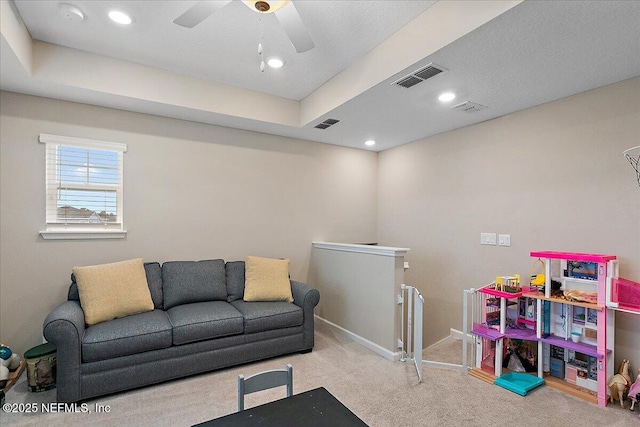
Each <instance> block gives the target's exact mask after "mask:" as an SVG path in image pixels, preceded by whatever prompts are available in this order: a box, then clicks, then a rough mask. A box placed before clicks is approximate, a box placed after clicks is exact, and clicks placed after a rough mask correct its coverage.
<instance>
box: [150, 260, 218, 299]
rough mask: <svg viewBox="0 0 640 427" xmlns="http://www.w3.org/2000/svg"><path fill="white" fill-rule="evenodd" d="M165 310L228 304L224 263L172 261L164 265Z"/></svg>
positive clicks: (213, 261)
mask: <svg viewBox="0 0 640 427" xmlns="http://www.w3.org/2000/svg"><path fill="white" fill-rule="evenodd" d="M162 283H163V296H164V309H165V310H168V309H170V308H171V307H175V306H176V305H180V304H189V303H192V302H202V301H226V300H227V285H226V283H225V270H224V261H223V260H221V259H215V260H206V261H170V262H165V263H164V264H162Z"/></svg>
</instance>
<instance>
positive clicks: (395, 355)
mask: <svg viewBox="0 0 640 427" xmlns="http://www.w3.org/2000/svg"><path fill="white" fill-rule="evenodd" d="M314 317H315V320H316V321H317V322H319V323H322V324H323V325H325V326H328V327H329V328H331V329H333V330H334V331H336V332H338V333H340V334H341V335H343V336H345V337H347V338H349V339H350V340H352V341H355V342H357V343H358V344H360V345H362V346H363V347H366V348H368V349H369V350H371V351H373V352H374V353H377V354H379V355H380V356H382V357H384V358H385V359H388V360H393V361H394V362H395V361H398V360H400V356H401V354H400V352H399V351H396V352H393V351H391V350H387V349H386V348H384V347H382V346H381V345H379V344H376V343H374V342H373V341H369V340H368V339H366V338H363V337H361V336H360V335H358V334H355V333H353V332H351V331H349V330H347V329H345V328H343V327H342V326H339V325H336V324H335V323H333V322H330V321H328V320H326V319H323V318H322V317H320V316H318V315H317V314H316V315H314Z"/></svg>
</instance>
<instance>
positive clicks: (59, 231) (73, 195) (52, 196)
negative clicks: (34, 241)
mask: <svg viewBox="0 0 640 427" xmlns="http://www.w3.org/2000/svg"><path fill="white" fill-rule="evenodd" d="M40 142H42V143H44V144H45V145H46V149H45V151H46V172H45V175H46V197H47V203H46V230H45V231H41V232H40V234H41V235H42V237H43V238H45V239H96V238H122V237H124V236H125V234H126V231H124V227H123V221H122V212H123V209H122V201H123V197H122V187H123V182H122V175H123V174H122V170H123V169H122V161H123V154H124V152H125V151H127V146H126V144H120V143H115V142H105V141H94V140H90V139H82V138H71V137H66V136H56V135H47V134H40Z"/></svg>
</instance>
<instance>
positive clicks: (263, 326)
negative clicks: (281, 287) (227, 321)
mask: <svg viewBox="0 0 640 427" xmlns="http://www.w3.org/2000/svg"><path fill="white" fill-rule="evenodd" d="M231 305H233V306H234V307H235V308H236V309H237V310H238V311H239V312H240V313H242V316H243V317H244V333H245V334H253V333H255V332H262V331H269V330H273V329H280V328H288V327H292V326H300V325H302V308H300V307H298V306H297V305H295V304H292V303H289V302H283V301H268V302H247V301H242V300H239V301H234V302H232V303H231Z"/></svg>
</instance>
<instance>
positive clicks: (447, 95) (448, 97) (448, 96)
mask: <svg viewBox="0 0 640 427" xmlns="http://www.w3.org/2000/svg"><path fill="white" fill-rule="evenodd" d="M455 98H456V94H455V93H453V92H445V93H443V94H442V95H440V96H439V97H438V99H439V100H440V101H441V102H449V101H453V100H454V99H455Z"/></svg>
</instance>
